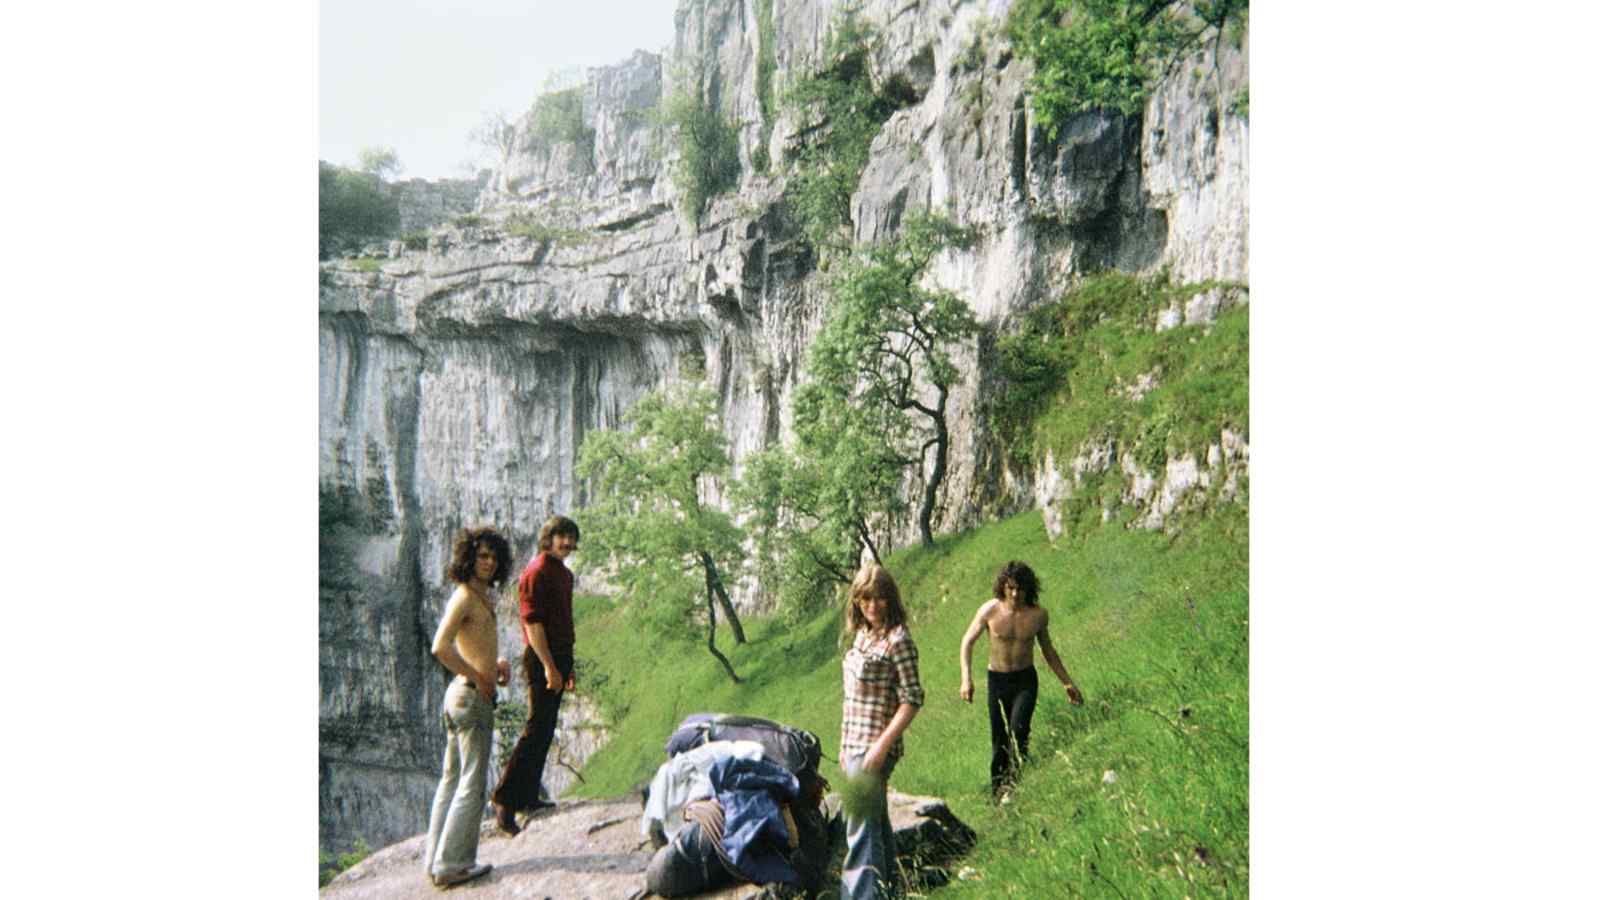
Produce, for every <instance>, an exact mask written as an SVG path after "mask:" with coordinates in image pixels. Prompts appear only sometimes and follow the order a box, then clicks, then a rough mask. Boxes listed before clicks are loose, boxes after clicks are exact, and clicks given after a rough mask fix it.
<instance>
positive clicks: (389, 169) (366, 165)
mask: <svg viewBox="0 0 1600 900" xmlns="http://www.w3.org/2000/svg"><path fill="white" fill-rule="evenodd" d="M356 164H357V165H358V166H360V168H361V171H363V172H366V173H367V174H368V175H376V176H378V177H379V178H392V177H394V176H396V175H399V174H400V173H401V172H404V171H405V168H406V167H405V166H404V165H402V164H401V163H400V154H398V153H396V152H394V148H393V147H362V148H361V151H360V152H359V153H357V154H356Z"/></svg>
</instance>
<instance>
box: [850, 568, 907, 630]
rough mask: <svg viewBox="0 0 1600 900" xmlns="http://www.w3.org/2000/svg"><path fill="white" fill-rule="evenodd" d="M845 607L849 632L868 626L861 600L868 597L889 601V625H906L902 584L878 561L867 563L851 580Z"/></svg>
mask: <svg viewBox="0 0 1600 900" xmlns="http://www.w3.org/2000/svg"><path fill="white" fill-rule="evenodd" d="M846 597H847V599H846V601H845V609H844V630H845V631H846V632H847V633H851V632H855V631H857V630H858V629H861V628H866V627H868V625H867V617H866V616H864V615H862V613H861V607H860V606H859V605H857V604H858V603H859V601H861V600H862V599H864V598H866V597H881V598H883V599H884V600H886V601H888V603H889V616H888V627H889V628H893V627H895V626H896V625H904V624H905V621H906V608H905V607H904V606H902V605H901V603H900V586H899V585H897V584H895V583H894V576H893V575H890V574H889V570H888V569H885V568H884V567H883V566H880V565H878V564H877V563H867V564H866V565H864V566H862V567H861V571H859V572H857V573H856V577H855V580H854V581H851V582H850V590H849V592H848V594H847V595H846Z"/></svg>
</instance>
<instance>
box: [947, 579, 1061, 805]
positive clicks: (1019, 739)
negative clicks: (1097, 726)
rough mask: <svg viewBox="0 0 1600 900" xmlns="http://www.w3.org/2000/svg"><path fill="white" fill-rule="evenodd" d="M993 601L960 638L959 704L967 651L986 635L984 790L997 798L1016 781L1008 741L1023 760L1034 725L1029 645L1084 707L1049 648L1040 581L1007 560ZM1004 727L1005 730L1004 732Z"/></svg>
mask: <svg viewBox="0 0 1600 900" xmlns="http://www.w3.org/2000/svg"><path fill="white" fill-rule="evenodd" d="M994 594H995V598H994V599H992V600H989V601H988V602H986V603H984V604H983V605H982V606H980V607H978V614H977V615H975V616H973V617H972V624H971V625H969V626H967V633H966V634H965V635H963V636H962V638H961V699H962V700H965V701H966V702H968V703H971V702H972V645H973V644H975V643H977V640H978V636H979V635H981V634H983V632H984V630H985V629H988V631H989V742H990V744H991V745H992V747H993V751H994V753H993V756H991V757H990V760H989V789H990V790H991V791H993V792H994V794H995V795H996V796H999V794H1000V793H1001V791H1002V789H1003V788H1005V786H1006V785H1007V784H1008V783H1009V782H1012V781H1014V780H1015V778H1016V769H1017V765H1018V762H1019V761H1018V760H1014V759H1012V757H1011V741H1012V738H1015V739H1016V750H1017V755H1018V756H1020V757H1021V758H1022V759H1026V758H1027V756H1028V731H1029V728H1030V726H1031V725H1032V724H1033V705H1034V703H1035V701H1037V700H1038V697H1039V674H1038V672H1036V671H1034V668H1033V641H1034V639H1035V638H1038V640H1039V649H1040V650H1041V651H1042V652H1043V653H1044V661H1045V663H1046V664H1047V665H1049V666H1050V671H1052V672H1054V673H1056V677H1057V678H1059V679H1061V684H1062V685H1063V686H1064V687H1066V689H1067V699H1068V700H1070V701H1072V703H1073V704H1074V705H1077V706H1082V705H1083V694H1081V693H1079V692H1078V688H1077V686H1076V685H1074V684H1073V683H1072V677H1071V676H1069V675H1068V674H1067V669H1066V667H1065V666H1063V665H1062V664H1061V657H1060V656H1058V655H1056V648H1055V645H1053V644H1051V643H1050V613H1049V611H1048V610H1046V609H1045V608H1044V607H1042V606H1039V579H1038V577H1037V576H1035V575H1034V574H1033V570H1032V569H1030V568H1028V565H1027V564H1026V563H1023V562H1020V561H1017V560H1012V561H1011V562H1008V563H1006V564H1005V567H1004V568H1002V569H1001V570H1000V575H999V577H997V578H996V579H995V582H994ZM1008 726H1009V727H1008Z"/></svg>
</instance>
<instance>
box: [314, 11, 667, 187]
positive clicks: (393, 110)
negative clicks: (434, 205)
mask: <svg viewBox="0 0 1600 900" xmlns="http://www.w3.org/2000/svg"><path fill="white" fill-rule="evenodd" d="M676 7H677V3H676V0H581V2H574V0H458V2H449V0H413V2H395V0H322V3H321V4H320V8H319V11H318V25H319V33H318V41H317V64H318V73H317V102H318V109H317V124H318V128H317V155H318V158H319V159H324V160H327V161H328V162H331V163H338V164H341V165H352V164H354V163H355V161H356V154H357V152H358V151H359V150H360V149H361V148H363V147H369V146H388V147H393V148H394V150H395V152H396V153H397V154H399V157H400V162H401V164H402V165H403V166H404V167H405V168H404V170H403V171H402V172H401V175H400V177H402V178H452V177H461V175H462V174H463V172H462V170H461V164H462V163H463V162H464V161H466V160H468V159H471V158H473V157H474V156H475V155H476V154H477V153H478V150H477V148H475V147H473V146H472V143H471V141H470V140H469V139H468V133H469V132H470V131H471V130H472V128H473V126H475V125H477V124H478V123H479V121H481V120H482V118H483V114H484V113H485V112H486V111H488V110H492V109H502V110H504V111H506V112H508V113H512V114H516V113H519V112H521V111H523V110H525V109H527V108H528V106H529V105H530V104H531V103H532V102H533V99H534V98H535V97H536V96H538V94H539V92H540V89H541V88H542V87H543V85H544V83H545V78H546V77H547V75H548V74H549V73H551V72H553V71H559V70H561V69H564V68H567V67H569V66H604V65H611V64H614V63H618V62H622V61H623V60H624V59H627V58H628V57H629V56H630V55H632V54H633V51H634V50H649V51H651V52H660V51H661V50H662V49H664V48H665V47H666V46H668V45H669V44H670V43H671V41H672V28H673V25H672V22H673V13H674V11H675V9H676Z"/></svg>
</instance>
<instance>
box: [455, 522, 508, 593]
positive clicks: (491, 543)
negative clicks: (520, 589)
mask: <svg viewBox="0 0 1600 900" xmlns="http://www.w3.org/2000/svg"><path fill="white" fill-rule="evenodd" d="M479 544H487V545H488V547H489V549H490V550H491V551H493V552H494V577H492V578H490V579H489V586H490V587H497V586H498V585H499V584H500V583H501V582H503V581H505V579H506V573H507V572H508V571H510V570H511V543H510V542H509V541H507V540H506V539H505V538H504V537H501V535H500V532H498V531H495V530H494V529H493V528H489V527H483V528H463V529H461V530H460V531H458V532H456V543H455V548H454V549H453V550H451V552H450V580H451V581H454V582H455V583H456V584H466V583H468V582H470V581H471V580H472V576H473V575H474V574H475V573H476V572H477V569H478V545H479Z"/></svg>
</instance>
